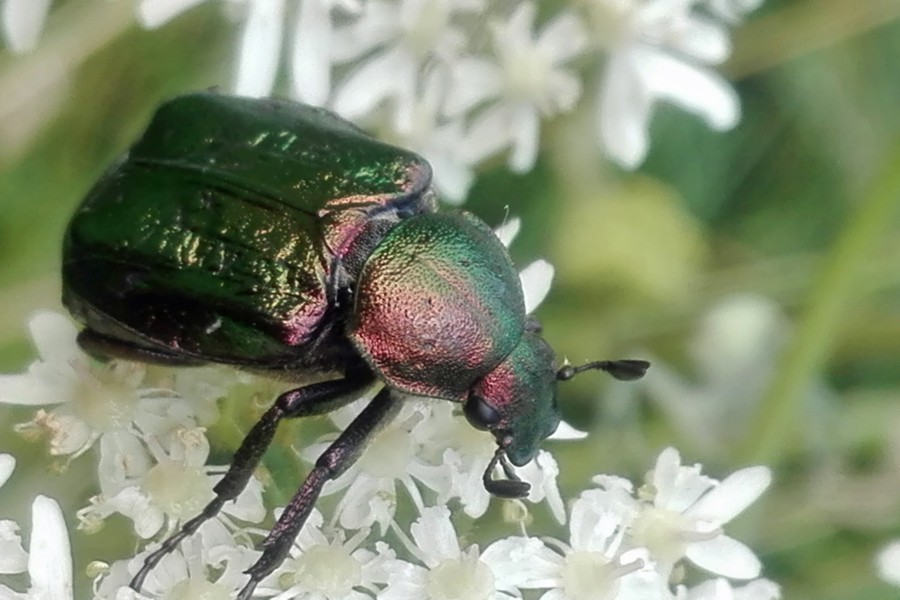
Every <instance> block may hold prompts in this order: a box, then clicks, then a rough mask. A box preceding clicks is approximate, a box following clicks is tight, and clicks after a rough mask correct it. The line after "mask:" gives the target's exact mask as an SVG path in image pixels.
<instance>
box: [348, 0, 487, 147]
mask: <svg viewBox="0 0 900 600" xmlns="http://www.w3.org/2000/svg"><path fill="white" fill-rule="evenodd" d="M483 8H484V2H483V0H371V1H370V2H367V3H366V5H365V10H364V12H363V14H362V15H361V16H360V18H359V19H356V20H355V21H353V22H352V23H350V24H349V25H345V26H341V27H338V28H336V29H335V31H334V38H333V39H334V51H335V56H334V58H335V61H336V62H349V61H351V60H353V61H356V62H354V64H353V67H352V69H351V71H350V73H349V74H348V75H347V76H346V77H345V78H344V79H343V81H342V83H341V84H340V85H339V86H338V87H337V90H336V93H335V98H334V101H333V103H332V107H333V108H334V109H335V111H336V112H337V113H338V114H340V115H342V116H344V117H345V118H348V119H351V120H355V119H358V118H360V117H362V116H363V115H366V114H369V113H370V112H371V111H372V110H374V109H375V108H376V107H378V106H380V105H382V104H383V103H384V102H386V101H389V102H391V103H392V109H393V110H392V118H391V119H390V122H391V123H393V124H394V128H395V129H396V130H398V131H405V130H409V129H410V123H411V122H412V120H413V112H414V111H413V106H414V105H415V99H416V98H417V96H418V94H419V92H420V91H421V89H422V81H421V78H422V76H423V75H424V72H425V70H424V69H423V67H425V66H426V65H428V67H429V68H440V64H449V63H450V62H452V60H454V59H455V57H456V56H457V55H458V54H459V53H460V52H461V50H462V48H463V47H464V45H465V42H466V37H467V33H466V32H465V31H463V30H462V29H461V28H460V27H459V26H458V25H457V24H455V23H454V17H455V16H456V15H457V13H477V12H479V11H481V10H483ZM434 61H437V62H434Z"/></svg>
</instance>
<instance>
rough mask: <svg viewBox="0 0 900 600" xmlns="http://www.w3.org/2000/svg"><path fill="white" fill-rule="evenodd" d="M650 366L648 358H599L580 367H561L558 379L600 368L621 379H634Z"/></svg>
mask: <svg viewBox="0 0 900 600" xmlns="http://www.w3.org/2000/svg"><path fill="white" fill-rule="evenodd" d="M649 368H650V363H649V362H647V361H646V360H633V359H624V360H598V361H595V362H590V363H587V364H586V365H581V366H580V367H573V366H572V365H566V366H564V367H561V368H560V369H559V371H557V372H556V379H557V381H566V380H567V379H572V378H573V377H575V376H576V375H578V374H579V373H581V372H582V371H589V370H591V369H599V370H601V371H606V372H607V373H609V374H610V375H612V376H613V377H615V378H616V379H618V380H620V381H634V380H635V379H640V378H641V377H643V376H644V375H645V374H646V373H647V369H649Z"/></svg>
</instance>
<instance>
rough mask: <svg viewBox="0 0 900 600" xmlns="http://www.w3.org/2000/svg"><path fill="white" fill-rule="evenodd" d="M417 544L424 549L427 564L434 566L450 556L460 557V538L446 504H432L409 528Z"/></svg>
mask: <svg viewBox="0 0 900 600" xmlns="http://www.w3.org/2000/svg"><path fill="white" fill-rule="evenodd" d="M409 533H410V534H411V535H412V538H413V540H414V541H415V543H416V546H418V548H419V549H420V550H421V551H422V554H423V556H422V558H423V559H424V560H425V564H427V565H428V567H430V568H434V567H435V566H436V565H438V564H439V563H440V562H441V561H443V560H446V559H448V558H459V556H460V548H459V540H458V539H457V537H456V530H455V529H454V528H453V523H451V522H450V511H449V510H448V509H447V507H446V506H431V507H428V508H426V509H424V510H423V511H422V516H421V517H419V518H418V519H417V520H416V522H415V523H413V524H412V526H411V527H410V528H409Z"/></svg>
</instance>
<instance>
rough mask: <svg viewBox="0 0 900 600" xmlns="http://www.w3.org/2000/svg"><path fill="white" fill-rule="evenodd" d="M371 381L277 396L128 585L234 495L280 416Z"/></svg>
mask: <svg viewBox="0 0 900 600" xmlns="http://www.w3.org/2000/svg"><path fill="white" fill-rule="evenodd" d="M371 383H372V379H371V378H369V377H367V378H363V379H360V378H354V379H336V380H333V381H323V382H321V383H314V384H312V385H307V386H304V387H302V388H297V389H294V390H290V391H287V392H285V393H283V394H281V395H280V396H278V398H277V399H276V400H275V403H274V404H272V406H271V407H270V408H269V410H267V411H266V412H265V413H263V416H262V417H261V418H260V420H259V421H257V423H256V425H254V426H253V428H252V429H251V430H250V432H249V433H248V434H247V436H246V437H245V438H244V441H243V442H241V445H240V447H239V448H238V449H237V452H235V453H234V458H232V460H231V466H230V467H229V468H228V472H227V473H225V476H224V477H222V479H221V480H219V483H217V484H216V485H215V487H214V488H213V491H214V492H215V493H216V497H215V498H213V499H212V501H211V502H210V503H209V504H207V505H206V507H204V509H203V510H202V511H201V512H200V514H199V515H197V516H196V517H194V518H193V519H191V520H190V521H187V522H186V523H184V525H182V526H181V530H180V531H179V532H178V533H176V534H174V535H173V536H171V537H169V538H168V539H166V540H165V541H164V542H163V543H162V545H161V546H160V547H159V548H158V549H157V550H155V551H154V552H152V553H151V554H149V555H148V556H147V558H146V559H144V564H143V566H142V567H141V570H140V571H138V572H137V574H136V575H135V576H134V579H132V580H131V583H130V584H129V585H130V587H131V588H132V589H134V590H140V588H141V586H142V585H143V584H144V579H145V578H146V577H147V574H148V573H149V572H150V571H151V570H153V568H154V567H155V566H156V565H157V564H158V563H159V561H160V560H162V558H163V557H164V556H165V555H166V554H168V553H169V552H171V551H172V550H174V549H175V548H176V547H177V546H178V544H179V543H180V542H181V541H182V540H184V539H185V538H187V537H189V536H191V535H193V534H194V533H195V532H196V531H197V530H198V529H199V528H200V526H201V525H203V523H205V522H206V521H208V520H209V519H211V518H213V517H214V516H216V514H218V512H219V511H220V510H221V509H222V506H224V504H225V503H226V502H228V501H229V500H234V499H235V498H237V496H238V494H240V493H241V491H243V489H244V488H245V487H247V482H248V481H250V476H251V475H252V474H253V471H254V470H255V469H256V467H257V465H258V464H259V461H260V459H261V458H262V455H263V454H264V453H265V451H266V449H267V448H268V447H269V444H270V443H271V442H272V437H273V436H274V435H275V430H276V429H277V428H278V423H279V422H280V421H281V419H285V418H287V419H291V418H295V417H304V416H308V415H317V414H322V413H326V412H329V411H332V410H334V409H336V408H339V407H340V406H342V405H344V404H348V403H350V402H352V401H353V400H356V398H357V396H356V394H354V392H360V391H362V390H363V389H365V387H366V386H368V385H371Z"/></svg>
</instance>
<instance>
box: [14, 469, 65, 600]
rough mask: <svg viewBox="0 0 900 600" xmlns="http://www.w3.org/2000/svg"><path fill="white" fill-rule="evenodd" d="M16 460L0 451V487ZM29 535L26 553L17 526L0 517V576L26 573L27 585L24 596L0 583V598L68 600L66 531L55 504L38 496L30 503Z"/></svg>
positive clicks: (60, 512) (57, 506) (44, 497)
mask: <svg viewBox="0 0 900 600" xmlns="http://www.w3.org/2000/svg"><path fill="white" fill-rule="evenodd" d="M15 466H16V460H15V458H13V457H12V456H10V455H9V454H0V488H2V487H3V485H4V484H5V483H6V482H7V481H8V480H9V478H10V477H11V476H12V473H13V469H15ZM31 523H32V526H31V538H30V540H29V544H28V550H29V551H28V552H26V551H25V548H24V547H23V546H22V538H21V537H20V536H19V525H18V523H16V522H15V521H10V520H8V519H0V576H4V575H6V576H9V575H19V574H21V573H25V572H26V571H27V572H28V575H29V578H30V579H31V585H30V587H29V589H28V591H27V592H26V594H25V595H21V594H19V593H18V592H16V591H14V590H13V589H11V588H10V587H8V586H6V585H4V584H2V583H0V598H2V599H3V600H7V599H9V600H19V599H22V600H24V599H28V598H39V599H41V600H71V598H72V557H71V550H70V548H69V534H68V532H67V531H66V524H65V521H64V519H63V515H62V511H61V510H60V508H59V504H57V503H56V501H54V500H53V499H51V498H48V497H46V496H38V497H37V498H35V499H34V502H33V503H32V504H31Z"/></svg>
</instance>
